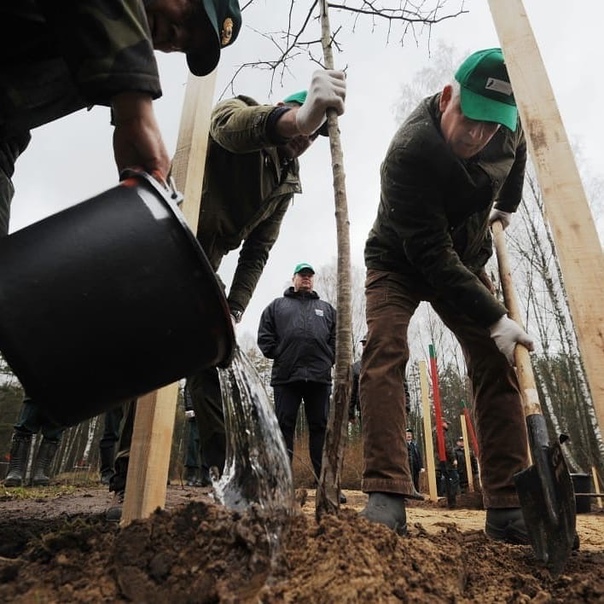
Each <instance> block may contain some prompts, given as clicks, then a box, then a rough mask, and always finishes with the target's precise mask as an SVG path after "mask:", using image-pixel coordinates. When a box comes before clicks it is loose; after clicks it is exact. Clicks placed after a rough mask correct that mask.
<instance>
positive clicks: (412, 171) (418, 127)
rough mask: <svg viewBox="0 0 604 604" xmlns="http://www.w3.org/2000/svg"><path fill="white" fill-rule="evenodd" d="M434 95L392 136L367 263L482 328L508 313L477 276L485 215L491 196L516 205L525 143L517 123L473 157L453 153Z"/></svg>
mask: <svg viewBox="0 0 604 604" xmlns="http://www.w3.org/2000/svg"><path fill="white" fill-rule="evenodd" d="M439 98H440V95H439V94H437V95H434V96H432V97H429V98H427V99H424V101H423V102H422V103H421V104H420V105H419V107H418V108H417V109H416V110H415V111H414V112H413V113H412V114H411V115H410V116H409V118H408V119H407V120H406V121H405V123H404V124H403V125H402V126H401V127H400V128H399V130H398V131H397V133H396V134H395V135H394V138H393V140H392V142H391V144H390V147H389V149H388V152H387V154H386V159H385V160H384V162H383V164H382V167H381V195H380V205H379V209H378V215H377V218H376V220H375V223H374V225H373V227H372V229H371V231H370V233H369V237H368V240H367V243H366V246H365V262H366V265H367V267H368V268H369V269H378V270H384V271H391V272H394V273H399V274H401V275H404V276H405V277H407V278H408V280H410V281H413V282H415V283H417V285H418V287H421V288H423V289H425V288H428V289H429V290H430V291H432V292H433V293H434V294H435V295H436V296H441V297H442V298H443V299H446V300H447V301H448V302H450V304H451V305H452V306H453V307H454V308H456V309H458V310H459V312H460V313H465V314H466V315H468V316H470V317H471V318H472V319H474V320H476V321H477V322H478V323H479V324H480V325H482V326H485V327H487V326H489V325H491V324H492V323H494V322H495V321H496V320H497V319H499V317H501V316H502V315H503V314H505V312H506V310H505V307H504V306H503V305H502V304H500V303H499V302H498V301H497V300H496V299H495V297H494V296H492V295H491V294H490V293H489V291H488V290H487V289H486V287H485V286H484V285H483V284H482V283H481V282H480V280H479V279H478V277H477V274H478V273H479V272H480V271H481V270H482V269H483V268H484V265H485V264H486V262H487V260H488V259H489V257H490V256H491V254H492V242H491V235H490V231H489V228H488V217H489V213H490V210H491V208H492V207H493V203H494V204H495V207H497V208H498V209H500V210H502V211H505V212H514V211H515V210H516V208H517V207H518V204H519V203H520V200H521V197H522V186H523V182H524V170H525V164H526V143H525V139H524V134H523V132H522V128H521V127H520V125H519V126H518V128H517V130H516V132H511V131H510V130H508V129H507V128H504V127H501V128H500V129H499V130H498V131H497V132H496V134H495V135H494V136H493V138H492V139H491V141H490V142H489V144H488V145H487V146H486V147H485V148H484V149H483V150H482V151H481V152H480V153H479V154H478V155H477V156H475V157H473V158H471V159H470V160H461V159H459V158H457V157H456V156H455V155H453V153H452V152H451V151H450V149H449V147H448V146H447V144H446V143H445V140H444V138H443V136H442V134H441V131H440V110H439V108H438V102H439Z"/></svg>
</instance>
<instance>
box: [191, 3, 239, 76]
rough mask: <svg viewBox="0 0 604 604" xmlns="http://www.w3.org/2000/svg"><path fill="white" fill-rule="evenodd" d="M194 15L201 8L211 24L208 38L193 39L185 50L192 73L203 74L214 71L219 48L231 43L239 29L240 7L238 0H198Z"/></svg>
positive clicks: (196, 14) (218, 58)
mask: <svg viewBox="0 0 604 604" xmlns="http://www.w3.org/2000/svg"><path fill="white" fill-rule="evenodd" d="M195 6H196V7H197V9H198V12H197V13H193V14H194V15H195V16H196V17H197V16H199V17H201V15H200V14H199V11H200V10H201V11H202V12H203V13H205V17H203V18H207V19H208V20H209V22H210V25H211V26H212V32H213V35H212V37H211V39H210V40H206V39H205V38H200V39H197V40H194V42H193V44H192V48H191V49H190V50H189V51H187V65H188V66H189V70H190V71H191V73H192V74H193V75H196V76H205V75H208V74H209V73H211V72H212V71H214V69H215V68H216V65H218V61H219V60H220V50H221V49H222V48H224V47H225V46H229V45H231V44H232V43H233V42H234V41H235V40H236V39H237V36H238V35H239V30H240V29H241V9H240V7H239V0H198V3H197V4H195Z"/></svg>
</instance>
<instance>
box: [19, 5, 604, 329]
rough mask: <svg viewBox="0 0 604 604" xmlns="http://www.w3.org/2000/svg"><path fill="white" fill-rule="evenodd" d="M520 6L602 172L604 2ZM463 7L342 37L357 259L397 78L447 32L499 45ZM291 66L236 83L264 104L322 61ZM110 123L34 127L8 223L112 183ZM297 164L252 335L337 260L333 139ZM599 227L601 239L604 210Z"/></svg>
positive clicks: (480, 15) (250, 16) (240, 47)
mask: <svg viewBox="0 0 604 604" xmlns="http://www.w3.org/2000/svg"><path fill="white" fill-rule="evenodd" d="M242 4H243V2H242ZM287 5H289V2H286V1H285V0H279V2H275V1H274V0H272V1H269V0H266V1H265V2H262V1H261V2H258V3H257V4H256V7H255V8H254V12H251V11H250V12H248V11H246V13H244V29H243V30H242V32H241V35H240V36H239V39H238V41H237V43H236V44H235V45H234V46H233V47H232V48H228V49H226V50H225V51H224V52H223V55H222V57H223V58H222V61H221V64H220V66H219V70H218V84H217V86H216V98H218V96H219V95H220V93H221V92H222V91H223V90H224V89H225V87H226V86H227V84H228V82H229V81H230V80H231V78H232V75H233V73H234V72H235V70H236V69H237V67H238V66H239V65H240V64H241V63H242V62H244V61H246V62H249V61H253V60H256V59H261V58H266V51H267V48H269V46H270V45H268V43H267V42H266V41H264V42H263V41H262V39H261V37H260V36H259V35H258V33H257V32H258V31H260V32H266V31H268V30H269V29H270V30H272V31H276V30H277V29H284V27H285V21H284V19H286V18H287V14H286V12H283V14H282V15H281V14H278V10H282V9H284V7H286V6H287ZM524 6H525V8H526V10H527V13H528V16H529V19H530V22H531V25H532V27H533V30H534V32H535V36H536V39H537V43H538V45H539V48H540V51H541V54H542V57H543V60H544V63H545V67H546V70H547V72H548V75H549V78H550V81H551V84H552V87H553V90H554V94H555V96H556V99H557V102H558V105H559V109H560V113H561V115H562V119H563V121H564V125H565V127H566V130H567V132H568V135H569V137H570V138H571V141H573V143H577V144H578V145H580V148H581V154H582V156H581V167H582V169H586V170H587V172H589V173H591V174H592V175H594V176H596V177H600V178H603V177H604V167H603V162H602V151H601V146H602V140H603V135H604V121H603V119H602V117H601V111H602V110H601V107H602V102H603V100H604V78H602V75H601V74H602V61H601V57H602V51H601V37H602V32H601V28H602V23H603V22H604V3H603V2H602V0H577V1H575V2H568V1H563V0H547V1H544V0H524ZM465 8H466V9H467V10H468V11H469V14H465V15H462V16H460V17H458V18H456V19H452V20H449V21H446V22H443V23H441V24H439V25H436V26H435V27H434V28H433V29H432V31H431V34H430V36H429V37H428V36H427V35H423V36H420V37H419V38H413V37H411V36H407V37H406V38H405V41H404V44H403V45H402V46H401V44H400V43H399V39H400V31H398V32H397V31H396V30H395V31H393V32H392V34H391V36H390V39H389V40H388V41H387V40H386V30H385V29H383V25H378V26H377V27H376V28H375V29H374V30H373V31H372V29H371V26H370V24H369V22H368V21H366V22H358V23H357V25H356V29H355V31H354V34H352V33H350V32H351V21H350V18H347V19H345V20H344V22H343V23H342V27H343V28H344V29H345V31H347V33H346V35H345V36H343V37H342V52H341V53H337V52H336V54H335V62H336V67H338V68H344V67H346V69H347V74H348V97H347V108H346V114H345V115H344V116H343V117H342V118H341V119H340V122H339V123H340V130H341V136H342V145H343V150H344V168H345V171H346V185H347V196H348V205H349V216H350V223H351V225H350V229H351V231H350V232H351V243H352V261H353V264H354V265H357V266H362V265H363V246H364V243H365V238H366V236H367V233H368V231H369V229H370V227H371V224H372V222H373V220H374V218H375V213H376V208H377V204H378V201H379V165H380V163H381V161H382V160H383V156H384V153H385V150H386V148H387V146H388V144H389V142H390V139H391V138H392V135H393V133H394V131H395V129H396V127H397V124H396V120H395V107H396V106H397V104H398V103H399V102H400V95H401V86H402V85H403V84H406V83H409V82H411V81H412V80H413V78H414V75H415V74H416V73H417V71H418V70H419V69H421V68H422V67H425V66H426V65H429V64H430V61H431V56H430V49H436V48H437V45H438V43H439V41H444V42H445V43H446V44H449V45H452V46H454V47H455V49H456V50H457V51H458V52H459V53H460V54H466V53H469V52H473V51H474V50H478V49H481V48H489V47H494V46H499V41H498V38H497V35H496V32H495V29H494V26H493V23H492V19H491V15H490V11H489V8H488V3H487V1H486V0H467V1H466V3H465ZM271 19H275V20H277V24H275V23H273V22H270V23H269V21H270V20H271ZM331 20H332V30H334V31H335V29H336V27H337V26H338V25H339V24H340V21H339V19H338V18H337V17H336V15H333V16H332V19H331ZM314 28H315V30H314V31H313V35H312V36H311V35H307V36H306V37H305V39H310V38H311V37H312V38H318V37H319V25H318V24H315V25H314ZM346 28H347V29H346ZM315 32H316V35H315ZM158 59H159V63H160V70H161V76H162V86H163V89H164V96H163V97H162V99H160V100H159V101H157V102H156V110H157V114H158V119H159V121H160V125H161V128H162V131H163V133H164V137H165V140H166V143H167V145H168V148H169V150H170V151H171V152H173V151H174V149H175V147H176V140H177V135H178V126H179V120H180V112H181V109H182V103H183V98H184V92H185V86H186V81H187V69H186V65H185V61H184V57H183V56H181V55H163V54H160V55H158ZM294 67H295V73H291V74H286V75H285V76H284V78H283V81H277V82H274V83H273V85H272V87H271V84H270V82H269V79H268V74H267V72H262V71H259V70H253V71H249V72H247V73H246V74H244V75H243V76H241V77H239V78H238V79H237V80H236V81H235V90H234V93H235V94H240V93H241V94H247V95H250V96H252V97H254V98H256V99H257V100H258V101H260V102H277V101H279V100H281V99H282V98H284V97H285V96H286V95H288V94H289V93H291V92H295V91H297V90H300V89H303V88H306V87H307V85H308V83H309V81H310V77H311V74H312V72H313V71H314V70H315V69H316V68H317V66H316V64H313V63H312V62H311V61H310V60H307V59H305V58H298V59H297V60H296V62H295V64H294ZM434 92H436V90H435V91H434ZM228 96H231V95H230V94H228ZM111 133H112V128H111V127H110V126H109V115H108V110H107V109H105V108H95V109H93V110H92V111H90V112H86V111H82V112H79V113H78V114H75V115H73V116H69V117H68V118H64V119H63V120H59V121H58V122H55V123H53V124H49V125H47V126H44V127H42V128H39V129H37V130H35V131H34V133H33V140H32V143H31V145H30V148H29V149H28V150H27V151H26V153H25V154H24V155H23V157H22V158H20V159H19V161H18V162H17V168H16V176H15V186H16V191H17V192H16V195H15V199H14V202H13V207H12V219H11V230H13V231H14V230H17V229H19V228H22V227H24V226H26V225H28V224H30V223H32V222H36V221H37V220H40V219H41V218H43V217H45V216H48V215H50V214H53V213H55V212H57V211H59V210H61V209H63V208H65V207H68V206H70V205H72V204H73V203H77V202H79V201H83V200H85V199H88V198H89V197H91V196H93V195H95V194H97V193H99V192H101V191H104V190H106V189H109V188H111V187H113V186H115V184H116V182H117V176H116V170H115V166H114V163H113V155H112V146H111ZM301 166H302V169H301V174H302V184H303V191H304V192H303V194H302V195H297V196H296V197H295V198H294V203H293V206H292V207H291V209H290V210H289V212H288V214H287V215H286V217H285V220H284V225H283V227H282V230H281V235H280V238H279V241H278V242H277V244H276V245H275V247H274V248H273V250H272V253H271V257H270V258H269V261H268V264H267V266H266V269H265V272H264V274H263V276H262V278H261V280H260V283H259V286H258V288H257V290H256V293H255V295H254V298H253V300H252V303H251V304H250V306H249V308H248V311H247V312H246V314H245V316H244V320H243V323H242V325H241V326H240V328H239V330H240V332H241V333H243V332H249V333H253V334H254V335H255V332H256V329H257V325H258V320H259V317H260V313H261V312H262V310H263V308H264V307H265V306H266V305H267V304H268V303H269V302H270V301H271V300H272V299H273V298H274V297H277V296H280V295H281V294H282V292H283V289H284V287H285V285H286V284H287V283H288V282H289V280H290V279H291V273H292V270H293V267H294V266H295V264H297V263H298V262H301V261H305V262H309V263H311V264H312V265H313V266H314V267H315V268H316V269H319V268H320V267H321V266H323V265H327V264H332V263H333V262H334V261H335V257H336V234H335V218H334V210H333V189H332V184H331V183H332V177H331V160H330V157H329V149H328V144H327V141H326V140H322V139H320V140H318V141H317V142H316V143H315V144H314V145H313V147H312V148H311V149H310V150H309V151H308V152H307V153H306V154H305V155H304V156H303V157H302V158H301ZM600 203H601V204H602V200H600ZM598 225H599V227H600V228H599V232H600V236H601V238H602V233H603V232H604V229H603V228H602V227H603V226H604V223H603V222H602V219H601V218H600V219H599V220H598ZM236 259H237V253H236V252H233V253H232V254H230V256H229V257H227V259H225V262H224V263H223V267H222V268H221V270H220V273H221V275H222V276H223V277H224V279H225V280H226V281H227V283H228V282H229V279H230V273H231V271H232V269H233V266H234V265H235V263H236ZM319 293H320V292H319Z"/></svg>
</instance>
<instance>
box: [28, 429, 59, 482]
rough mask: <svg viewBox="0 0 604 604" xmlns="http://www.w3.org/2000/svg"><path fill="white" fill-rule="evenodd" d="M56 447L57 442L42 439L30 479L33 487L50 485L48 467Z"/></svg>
mask: <svg viewBox="0 0 604 604" xmlns="http://www.w3.org/2000/svg"><path fill="white" fill-rule="evenodd" d="M58 446H59V441H58V440H48V439H46V438H44V439H42V443H41V444H40V448H39V449H38V455H37V457H36V461H35V463H34V470H33V478H32V479H31V483H32V485H33V486H34V487H46V486H48V484H49V483H50V477H49V476H48V474H49V473H50V466H51V465H52V461H53V459H54V458H55V454H56V452H57V448H58Z"/></svg>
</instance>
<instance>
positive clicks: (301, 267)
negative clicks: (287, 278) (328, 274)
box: [294, 262, 315, 275]
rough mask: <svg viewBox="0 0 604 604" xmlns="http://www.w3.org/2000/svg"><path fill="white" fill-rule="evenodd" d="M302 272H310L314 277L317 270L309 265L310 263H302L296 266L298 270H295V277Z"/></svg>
mask: <svg viewBox="0 0 604 604" xmlns="http://www.w3.org/2000/svg"><path fill="white" fill-rule="evenodd" d="M302 271H310V272H311V273H312V274H313V275H314V274H315V269H314V268H313V267H312V266H311V265H310V264H308V262H300V264H296V268H295V269H294V275H297V274H298V273H301V272H302Z"/></svg>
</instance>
